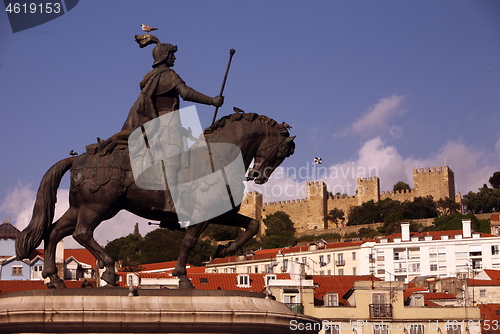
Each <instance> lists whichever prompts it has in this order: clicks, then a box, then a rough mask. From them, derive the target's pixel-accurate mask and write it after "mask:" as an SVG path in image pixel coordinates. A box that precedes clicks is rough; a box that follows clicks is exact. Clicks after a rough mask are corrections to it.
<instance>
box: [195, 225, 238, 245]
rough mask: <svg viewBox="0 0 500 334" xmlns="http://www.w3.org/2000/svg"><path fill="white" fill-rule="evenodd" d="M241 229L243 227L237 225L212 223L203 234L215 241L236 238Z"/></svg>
mask: <svg viewBox="0 0 500 334" xmlns="http://www.w3.org/2000/svg"><path fill="white" fill-rule="evenodd" d="M241 231H242V230H241V228H240V227H237V226H225V225H217V224H210V225H208V227H207V228H206V230H205V232H203V236H206V237H209V238H210V239H212V240H215V241H226V240H234V239H236V238H237V237H238V236H239V235H240V234H241Z"/></svg>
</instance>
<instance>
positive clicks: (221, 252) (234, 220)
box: [212, 213, 260, 259]
mask: <svg viewBox="0 0 500 334" xmlns="http://www.w3.org/2000/svg"><path fill="white" fill-rule="evenodd" d="M212 223H214V224H218V225H227V226H238V227H242V228H244V229H245V232H243V233H242V234H241V235H240V236H239V237H238V238H236V240H234V241H233V242H232V243H231V244H229V245H226V246H222V245H220V246H219V247H217V251H216V252H215V255H214V259H215V258H220V257H225V256H227V255H228V254H230V253H232V252H235V251H237V250H238V249H240V247H241V246H243V245H244V244H245V243H246V242H247V241H248V240H250V239H252V238H253V237H254V236H255V235H256V234H257V233H258V232H259V228H260V225H259V222H258V221H257V220H255V219H253V218H250V217H247V216H243V215H241V214H239V213H237V214H235V215H234V216H231V217H228V218H226V219H223V220H217V221H213V222H212Z"/></svg>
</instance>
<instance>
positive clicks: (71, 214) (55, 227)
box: [42, 207, 78, 289]
mask: <svg viewBox="0 0 500 334" xmlns="http://www.w3.org/2000/svg"><path fill="white" fill-rule="evenodd" d="M77 217H78V209H76V208H74V207H70V208H69V209H68V211H66V212H65V213H64V215H63V216H62V217H61V218H60V219H59V220H58V221H56V222H55V223H54V224H52V225H51V227H50V232H49V235H48V237H47V238H46V240H45V260H44V268H43V272H42V276H43V277H44V278H49V279H50V283H49V285H48V287H49V288H57V289H60V288H65V287H66V285H65V284H64V281H63V279H64V277H62V279H61V277H59V275H58V274H57V272H58V269H57V266H56V248H57V244H58V243H59V241H61V240H62V239H63V238H64V237H67V236H68V235H71V233H73V231H74V230H75V226H76V221H77Z"/></svg>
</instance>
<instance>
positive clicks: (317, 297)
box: [312, 275, 380, 306]
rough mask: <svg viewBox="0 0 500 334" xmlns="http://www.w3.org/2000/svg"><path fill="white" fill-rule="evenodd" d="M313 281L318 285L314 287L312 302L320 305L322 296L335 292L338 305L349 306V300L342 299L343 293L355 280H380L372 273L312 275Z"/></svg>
mask: <svg viewBox="0 0 500 334" xmlns="http://www.w3.org/2000/svg"><path fill="white" fill-rule="evenodd" d="M312 277H313V280H314V283H316V284H318V287H317V288H316V289H314V304H316V305H322V304H323V296H324V295H325V294H327V293H329V292H336V293H337V294H338V297H339V305H341V306H350V305H349V302H348V301H347V300H346V299H344V298H343V297H344V295H345V294H346V293H347V292H348V291H350V290H351V289H352V288H353V287H354V282H356V281H372V280H373V281H380V279H379V278H377V277H375V276H373V275H365V276H353V275H339V276H330V275H324V276H322V275H314V276H312Z"/></svg>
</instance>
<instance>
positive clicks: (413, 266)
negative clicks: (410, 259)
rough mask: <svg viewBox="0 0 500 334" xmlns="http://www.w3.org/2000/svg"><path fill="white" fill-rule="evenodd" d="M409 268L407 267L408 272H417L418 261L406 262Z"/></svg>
mask: <svg viewBox="0 0 500 334" xmlns="http://www.w3.org/2000/svg"><path fill="white" fill-rule="evenodd" d="M408 266H409V268H408V271H409V272H410V273H416V272H419V271H420V263H418V262H417V263H410V264H408Z"/></svg>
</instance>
